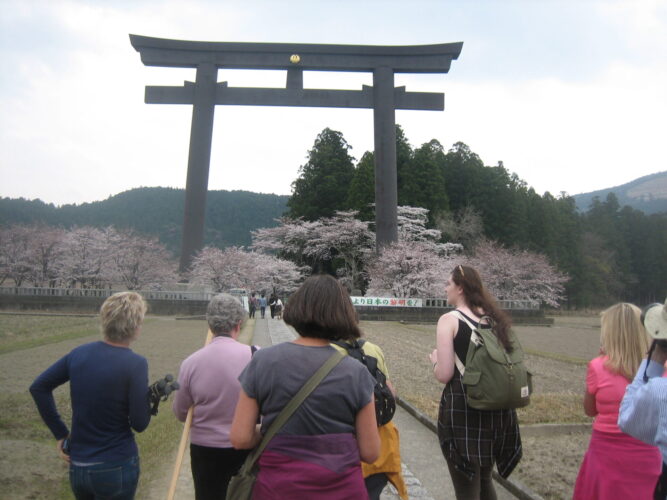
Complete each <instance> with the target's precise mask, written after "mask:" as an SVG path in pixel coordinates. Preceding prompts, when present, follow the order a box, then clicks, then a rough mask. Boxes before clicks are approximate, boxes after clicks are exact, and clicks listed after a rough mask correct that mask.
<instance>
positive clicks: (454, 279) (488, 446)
mask: <svg viewBox="0 0 667 500" xmlns="http://www.w3.org/2000/svg"><path fill="white" fill-rule="evenodd" d="M445 293H446V295H447V302H448V303H449V304H450V305H451V306H453V307H454V308H455V310H454V311H450V312H448V313H447V314H443V315H442V316H441V317H440V319H439V320H438V326H437V328H436V349H435V350H434V351H433V352H432V353H431V355H430V360H431V363H432V364H433V373H434V376H435V378H436V379H437V380H438V381H439V382H441V383H443V384H445V388H444V389H443V391H442V397H441V399H440V410H439V415H438V438H439V440H440V448H441V449H442V453H443V455H444V457H445V460H446V462H447V467H448V468H449V473H450V476H451V478H452V483H453V484H454V492H455V494H456V498H457V499H477V498H479V499H491V500H493V499H495V498H496V491H495V488H494V487H493V480H492V478H491V472H492V470H493V465H494V464H496V465H497V468H498V473H499V474H500V475H501V476H502V477H507V476H509V475H510V474H511V473H512V471H513V470H514V468H515V467H516V465H517V464H518V463H519V460H520V459H521V452H522V451H521V436H520V434H519V422H518V420H517V416H516V411H515V410H509V409H508V410H476V409H474V408H471V407H470V406H468V404H467V403H466V388H465V386H464V385H463V382H462V376H461V373H460V372H459V370H458V368H457V367H456V362H455V354H456V356H458V358H459V359H460V360H461V363H462V364H463V365H465V361H466V355H467V353H468V345H469V344H470V337H471V334H472V329H471V327H470V325H473V326H474V327H475V328H491V324H492V325H493V333H494V334H495V335H496V336H497V337H498V339H499V341H500V343H501V344H502V345H503V347H505V349H506V350H508V351H510V352H511V350H512V345H511V342H510V340H509V329H510V326H511V323H510V320H509V318H508V317H507V315H506V314H505V313H504V312H503V311H502V310H501V309H500V308H499V307H498V305H497V304H496V301H495V300H494V298H493V297H492V296H491V295H490V294H489V292H488V291H487V290H486V289H485V288H484V286H483V285H482V280H481V278H480V277H479V273H478V272H477V271H476V270H475V269H473V268H472V267H468V266H456V267H455V268H454V270H453V271H452V273H451V274H450V276H449V279H448V280H447V283H446V286H445ZM482 316H486V317H488V318H490V320H491V324H489V323H487V322H486V318H485V321H484V322H481V323H480V321H481V319H482Z"/></svg>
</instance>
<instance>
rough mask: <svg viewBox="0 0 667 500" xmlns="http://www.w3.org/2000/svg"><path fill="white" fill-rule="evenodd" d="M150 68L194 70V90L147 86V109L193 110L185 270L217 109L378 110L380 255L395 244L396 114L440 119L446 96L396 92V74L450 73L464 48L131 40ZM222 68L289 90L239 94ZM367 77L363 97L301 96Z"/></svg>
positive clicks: (200, 221) (202, 205)
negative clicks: (312, 83) (274, 77)
mask: <svg viewBox="0 0 667 500" xmlns="http://www.w3.org/2000/svg"><path fill="white" fill-rule="evenodd" d="M130 42H131V43H132V46H133V47H134V48H135V49H136V50H137V51H138V52H139V53H140V54H141V60H142V62H143V63H144V64H145V65H147V66H167V67H181V68H196V70H197V76H196V81H195V82H194V83H191V82H185V85H184V86H182V87H156V86H147V87H146V95H145V101H146V103H149V104H190V105H192V107H193V109H192V128H191V131H190V151H189V155H188V175H187V183H186V188H185V191H186V193H185V214H184V218H183V240H182V245H181V260H180V270H181V271H186V270H187V269H188V268H189V266H190V263H191V261H192V257H193V256H194V255H195V253H197V251H199V250H200V249H201V248H202V246H203V243H204V219H205V215H206V192H207V191H208V172H209V168H210V162H211V141H212V137H213V117H214V113H215V106H216V105H222V104H228V105H246V106H310V107H336V108H367V109H371V108H372V109H373V123H374V127H375V135H374V138H375V227H376V240H377V251H378V252H379V251H381V249H382V247H383V246H385V245H387V244H389V243H392V242H394V241H397V239H398V225H397V206H396V205H397V200H398V186H397V177H396V119H395V115H396V109H413V110H418V109H420V110H435V111H442V110H443V109H444V107H445V100H444V99H445V98H444V94H442V93H429V92H406V91H405V87H394V74H396V73H447V72H448V71H449V68H450V66H451V62H452V60H453V59H457V58H458V56H459V54H460V53H461V48H462V47H463V43H461V42H458V43H449V44H439V45H416V46H374V45H315V44H294V43H232V42H193V41H183V40H168V39H163V38H150V37H145V36H138V35H130ZM219 68H230V69H269V70H287V83H286V87H285V88H238V87H229V86H228V85H227V82H221V83H218V82H217V74H218V69H219ZM308 70H310V71H348V72H370V73H372V74H373V86H372V87H368V86H365V85H364V86H363V88H362V90H360V91H359V90H323V89H304V88H303V72H304V71H308Z"/></svg>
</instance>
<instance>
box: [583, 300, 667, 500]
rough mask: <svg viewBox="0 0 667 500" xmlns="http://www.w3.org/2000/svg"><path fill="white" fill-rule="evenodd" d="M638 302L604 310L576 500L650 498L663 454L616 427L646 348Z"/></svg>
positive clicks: (591, 367) (589, 378)
mask: <svg viewBox="0 0 667 500" xmlns="http://www.w3.org/2000/svg"><path fill="white" fill-rule="evenodd" d="M640 314H641V311H640V310H639V308H638V307H636V306H634V305H632V304H627V303H622V304H616V305H614V306H612V307H610V308H609V309H607V310H606V311H603V312H602V318H601V329H600V356H598V357H597V358H594V359H593V360H592V361H591V362H590V363H589V364H588V372H587V374H586V392H585V394H584V411H585V412H586V415H588V416H589V417H595V420H594V421H593V433H592V435H591V441H590V444H589V445H588V450H587V451H586V455H584V460H583V462H582V464H581V468H580V469H579V475H578V476H577V482H576V484H575V486H574V496H573V499H574V500H596V499H599V500H603V499H608V498H637V499H650V498H652V497H653V490H654V489H655V485H656V483H657V481H658V476H659V475H660V470H661V464H662V459H661V457H660V451H659V450H658V448H656V447H655V446H649V445H647V444H644V443H642V442H641V441H639V440H638V439H635V438H633V437H631V436H628V435H627V434H624V433H623V432H622V431H621V429H619V428H618V425H617V421H618V413H619V406H620V404H621V400H622V399H623V395H624V394H625V389H626V387H627V386H628V384H629V383H630V381H631V380H632V377H633V376H634V374H635V372H636V371H637V368H638V367H639V365H640V364H641V361H642V357H643V356H644V353H645V352H646V351H647V350H648V336H647V335H646V331H645V330H644V327H643V326H642V324H641V320H640V319H639V317H640Z"/></svg>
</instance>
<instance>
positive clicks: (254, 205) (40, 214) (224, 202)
mask: <svg viewBox="0 0 667 500" xmlns="http://www.w3.org/2000/svg"><path fill="white" fill-rule="evenodd" d="M288 199H289V196H288V195H275V194H263V193H253V192H250V191H225V190H212V191H209V192H208V194H207V196H206V222H205V227H204V244H205V245H215V246H220V247H227V246H248V245H250V243H251V236H250V231H253V230H255V229H259V228H262V227H273V226H275V225H277V223H276V221H275V219H276V218H278V217H281V216H282V214H283V213H284V212H285V211H286V209H287V200H288ZM184 204H185V190H184V189H176V188H164V187H139V188H134V189H130V190H127V191H123V192H121V193H118V194H116V195H113V196H109V197H108V198H107V199H106V200H101V201H94V202H86V203H81V204H80V205H76V204H65V205H60V206H55V205H53V204H52V203H45V202H43V201H41V200H39V199H36V200H26V199H25V198H17V199H16V198H15V199H12V198H0V224H2V225H11V224H35V223H41V224H46V225H49V226H61V227H72V226H95V227H105V226H110V225H113V226H116V227H118V228H131V229H135V230H136V231H138V232H140V233H144V234H150V235H154V236H157V237H158V238H159V239H160V241H162V243H164V244H165V245H166V246H167V247H168V248H169V250H171V251H172V252H174V253H175V254H178V253H179V252H180V245H181V234H182V225H183V213H184Z"/></svg>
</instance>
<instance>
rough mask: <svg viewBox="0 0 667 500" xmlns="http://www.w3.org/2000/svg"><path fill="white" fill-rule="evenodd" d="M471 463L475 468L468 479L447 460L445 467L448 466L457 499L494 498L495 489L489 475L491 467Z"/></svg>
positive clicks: (488, 499) (482, 499) (487, 499)
mask: <svg viewBox="0 0 667 500" xmlns="http://www.w3.org/2000/svg"><path fill="white" fill-rule="evenodd" d="M472 465H473V468H474V469H475V475H474V476H473V478H472V479H468V476H466V475H465V474H463V473H462V472H459V471H458V470H456V468H455V467H454V464H452V463H451V462H450V461H449V460H447V467H449V475H450V476H451V477H452V483H453V484H454V493H455V494H456V498H457V500H476V499H480V500H496V498H497V497H496V489H495V488H494V487H493V479H492V477H491V472H492V471H493V467H480V466H479V465H477V464H472Z"/></svg>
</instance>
